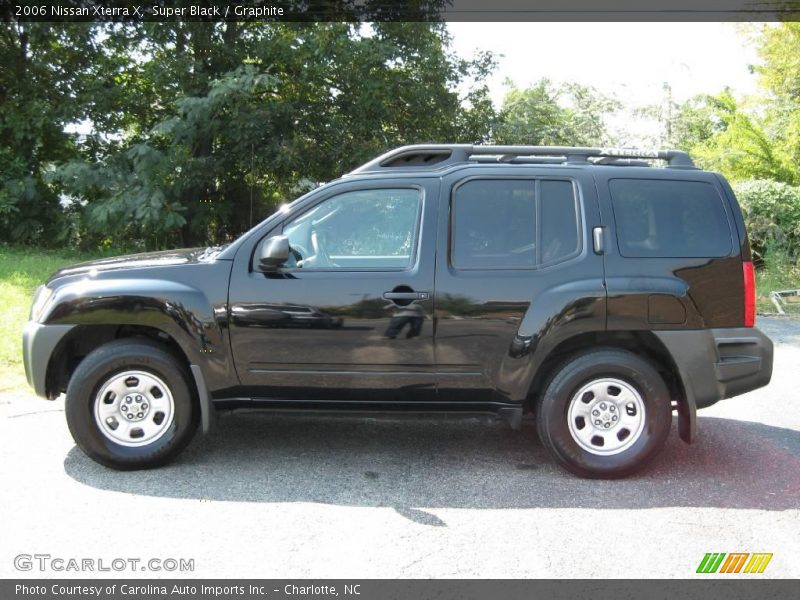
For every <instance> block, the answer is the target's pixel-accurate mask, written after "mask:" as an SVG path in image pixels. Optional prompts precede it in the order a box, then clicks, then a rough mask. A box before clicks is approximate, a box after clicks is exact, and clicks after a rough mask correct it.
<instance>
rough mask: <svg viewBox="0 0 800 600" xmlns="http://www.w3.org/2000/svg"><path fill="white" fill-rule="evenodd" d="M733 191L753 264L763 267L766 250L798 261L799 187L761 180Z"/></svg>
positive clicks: (799, 225) (740, 183) (799, 235)
mask: <svg viewBox="0 0 800 600" xmlns="http://www.w3.org/2000/svg"><path fill="white" fill-rule="evenodd" d="M733 187H734V190H735V192H736V196H737V198H738V199H739V204H740V205H741V207H742V213H743V214H744V220H745V223H746V225H747V233H748V235H749V237H750V246H751V249H752V250H753V255H754V257H755V259H756V261H758V262H759V263H760V264H761V263H763V262H764V258H765V256H766V254H767V251H768V250H769V251H771V252H773V253H777V254H780V255H783V256H785V257H787V258H788V259H789V260H790V261H792V262H796V261H797V259H798V257H800V187H795V186H791V185H788V184H786V183H779V182H777V181H771V180H764V179H753V180H748V181H742V182H739V183H736V184H734V186H733Z"/></svg>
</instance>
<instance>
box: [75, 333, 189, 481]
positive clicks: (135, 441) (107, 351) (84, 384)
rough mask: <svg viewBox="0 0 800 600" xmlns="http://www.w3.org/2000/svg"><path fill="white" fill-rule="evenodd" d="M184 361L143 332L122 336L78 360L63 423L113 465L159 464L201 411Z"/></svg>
mask: <svg viewBox="0 0 800 600" xmlns="http://www.w3.org/2000/svg"><path fill="white" fill-rule="evenodd" d="M192 390H193V388H192V387H191V384H190V379H189V374H188V372H187V370H186V368H185V367H184V366H183V365H182V364H181V363H180V362H179V361H178V360H177V359H176V358H175V357H174V356H173V355H172V354H171V353H170V352H168V351H167V350H166V349H164V348H162V347H161V346H159V345H158V344H156V343H154V342H150V341H148V340H132V339H122V340H116V341H114V342H110V343H108V344H105V345H103V346H101V347H100V348H97V349H96V350H94V351H93V352H91V353H90V354H89V355H88V356H87V357H86V358H84V359H83V361H81V363H80V364H79V365H78V367H77V369H75V372H74V373H73V375H72V377H71V379H70V382H69V386H68V387H67V398H66V414H67V424H68V425H69V430H70V433H71V434H72V437H73V439H74V440H75V443H76V444H78V447H80V449H81V450H83V451H84V452H85V453H86V455H87V456H89V457H90V458H92V459H93V460H95V461H97V462H98V463H100V464H102V465H105V466H107V467H111V468H114V469H124V470H129V469H146V468H150V467H157V466H160V465H163V464H164V463H166V462H168V461H170V460H171V459H172V458H174V457H175V456H176V455H177V454H178V453H179V452H180V451H181V450H183V449H184V448H185V447H186V445H187V444H188V443H189V442H190V441H191V439H192V437H193V436H194V433H195V431H196V429H197V426H198V421H199V413H198V410H197V407H196V403H195V402H194V399H193V392H192Z"/></svg>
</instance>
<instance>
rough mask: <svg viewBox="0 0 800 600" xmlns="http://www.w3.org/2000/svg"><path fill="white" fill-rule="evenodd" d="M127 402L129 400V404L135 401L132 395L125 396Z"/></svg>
mask: <svg viewBox="0 0 800 600" xmlns="http://www.w3.org/2000/svg"><path fill="white" fill-rule="evenodd" d="M125 402H127V403H128V404H130V403H131V402H133V399H132V398H131V397H130V396H127V397H126V398H125Z"/></svg>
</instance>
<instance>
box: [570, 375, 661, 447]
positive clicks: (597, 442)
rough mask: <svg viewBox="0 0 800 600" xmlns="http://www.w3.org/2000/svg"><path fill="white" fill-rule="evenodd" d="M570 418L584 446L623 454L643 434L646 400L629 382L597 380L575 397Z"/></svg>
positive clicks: (572, 400)
mask: <svg viewBox="0 0 800 600" xmlns="http://www.w3.org/2000/svg"><path fill="white" fill-rule="evenodd" d="M567 419H568V425H569V432H570V434H571V435H572V439H574V440H575V442H576V443H577V444H578V445H579V446H580V447H581V448H583V449H584V450H586V451H588V452H591V453H592V454H597V455H600V456H608V455H612V454H619V453H620V452H624V451H625V450H627V449H628V448H630V447H631V446H632V445H633V444H635V443H636V440H638V439H639V437H640V436H641V435H642V431H643V430H644V422H645V408H644V401H643V400H642V396H641V394H639V392H638V391H637V390H636V388H634V387H633V386H632V385H630V384H629V383H626V382H624V381H622V380H620V379H614V378H608V377H605V378H602V379H595V380H593V381H590V382H589V383H587V384H586V385H584V386H583V387H582V388H581V389H579V390H578V392H577V393H576V394H575V395H574V396H573V397H572V399H571V400H570V403H569V410H568V413H567Z"/></svg>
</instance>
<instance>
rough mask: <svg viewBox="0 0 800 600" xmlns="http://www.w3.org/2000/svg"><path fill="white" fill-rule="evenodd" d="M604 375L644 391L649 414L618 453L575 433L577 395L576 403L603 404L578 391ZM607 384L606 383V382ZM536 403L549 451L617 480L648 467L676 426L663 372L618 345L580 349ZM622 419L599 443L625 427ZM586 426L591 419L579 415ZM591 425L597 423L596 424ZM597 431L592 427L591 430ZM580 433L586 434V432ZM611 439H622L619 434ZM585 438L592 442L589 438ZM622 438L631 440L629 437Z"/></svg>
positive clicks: (574, 468)
mask: <svg viewBox="0 0 800 600" xmlns="http://www.w3.org/2000/svg"><path fill="white" fill-rule="evenodd" d="M604 378H610V379H616V380H619V381H621V382H623V383H626V384H628V385H629V386H631V388H632V389H633V390H634V391H635V392H638V395H639V398H640V399H641V401H642V404H643V406H644V417H643V419H642V418H641V417H640V421H641V420H643V426H642V427H641V429H640V431H641V433H640V434H638V438H637V437H636V436H635V435H633V436H632V437H631V438H630V441H629V442H627V443H630V446H628V447H624V448H622V449H620V451H619V452H618V453H616V454H600V452H603V448H602V447H600V446H598V447H597V448H594V449H593V450H594V451H590V450H588V449H586V448H585V447H584V446H582V445H581V444H580V443H579V442H578V441H577V440H576V437H575V436H573V434H572V433H571V432H570V424H569V410H570V404H571V402H572V399H573V397H576V404H577V403H578V402H581V401H583V402H584V403H586V404H589V406H590V407H592V408H594V407H595V406H598V408H599V405H594V404H591V403H593V402H596V401H599V400H595V399H594V398H593V394H592V393H591V392H588V393H583V394H581V398H583V399H584V400H581V399H577V394H578V393H579V392H581V390H582V389H585V388H584V386H587V385H590V384H592V383H593V382H595V381H597V380H602V379H604ZM603 387H605V384H603V385H601V388H603ZM608 387H609V389H611V393H620V392H619V391H616V390H614V389H613V388H614V387H615V386H613V385H611V386H608ZM587 398H588V399H587ZM609 406H610V405H609ZM536 408H537V410H536V417H537V418H536V420H537V429H538V433H539V438H540V439H541V441H542V444H543V445H544V447H545V448H546V449H547V450H548V452H549V453H550V454H551V455H552V456H553V457H554V458H555V460H556V461H558V463H560V464H561V465H562V466H564V467H565V468H566V469H567V470H569V471H570V472H572V473H574V474H576V475H579V476H581V477H588V478H593V479H617V478H621V477H626V476H628V475H631V474H633V473H635V472H637V471H639V470H641V469H642V468H644V467H645V466H646V465H647V464H648V463H649V462H650V461H651V460H652V459H653V458H655V456H656V455H657V454H658V453H659V451H660V450H661V449H662V448H663V446H664V443H665V442H666V440H667V436H668V435H669V431H670V428H671V425H672V402H671V398H670V393H669V389H668V388H667V386H666V384H665V383H664V380H663V379H662V378H661V376H660V375H659V373H658V371H656V369H655V368H654V367H653V365H652V364H650V363H649V362H648V361H647V360H645V359H643V358H641V357H639V356H637V355H636V354H633V353H632V352H628V351H625V350H618V349H612V348H606V349H598V350H594V351H591V352H587V353H584V354H580V355H577V356H575V357H573V358H571V359H570V360H568V361H567V362H565V363H564V364H563V365H562V366H561V367H560V368H559V369H558V370H557V371H556V372H555V374H554V375H553V377H552V378H551V379H550V381H549V383H548V384H547V386H546V388H545V392H544V395H543V397H542V398H541V399H540V401H539V402H538V404H537V407H536ZM591 414H594V413H593V412H592V413H591ZM606 414H609V413H606ZM618 414H619V413H618ZM634 414H635V413H634ZM620 416H623V415H620ZM593 418H594V417H590V419H593ZM577 419H581V417H577ZM615 421H616V419H615ZM621 423H622V422H621V421H620V423H619V424H616V423H614V424H611V428H612V429H611V430H610V432H608V433H607V432H604V431H599V432H598V433H599V434H602V435H598V436H597V437H596V438H595V437H593V438H592V440H594V439H597V440H598V442H599V441H600V438H602V437H603V436H607V435H612V434H613V432H614V431H615V430H614V429H613V428H614V427H615V426H616V427H621ZM581 426H587V425H586V424H585V421H583V420H580V421H577V420H576V424H575V425H574V426H573V430H575V429H577V428H578V427H581ZM588 426H590V427H593V426H592V424H591V423H589V424H588ZM602 426H603V425H601V427H602ZM623 429H624V428H623ZM581 431H582V429H581ZM595 431H596V430H587V432H589V433H594V432H595ZM617 431H618V433H620V435H622V436H624V435H625V434H624V432H620V431H619V430H617ZM577 435H578V436H579V435H580V431H579V432H578V434H577ZM629 435H630V434H629ZM606 439H609V438H606ZM634 440H635V441H634ZM611 442H612V443H617V442H616V441H615V440H613V439H612V440H611ZM583 443H584V444H586V445H588V444H587V442H586V441H584V442H583ZM619 443H620V444H625V443H626V442H625V441H624V438H623V441H621V442H619Z"/></svg>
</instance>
